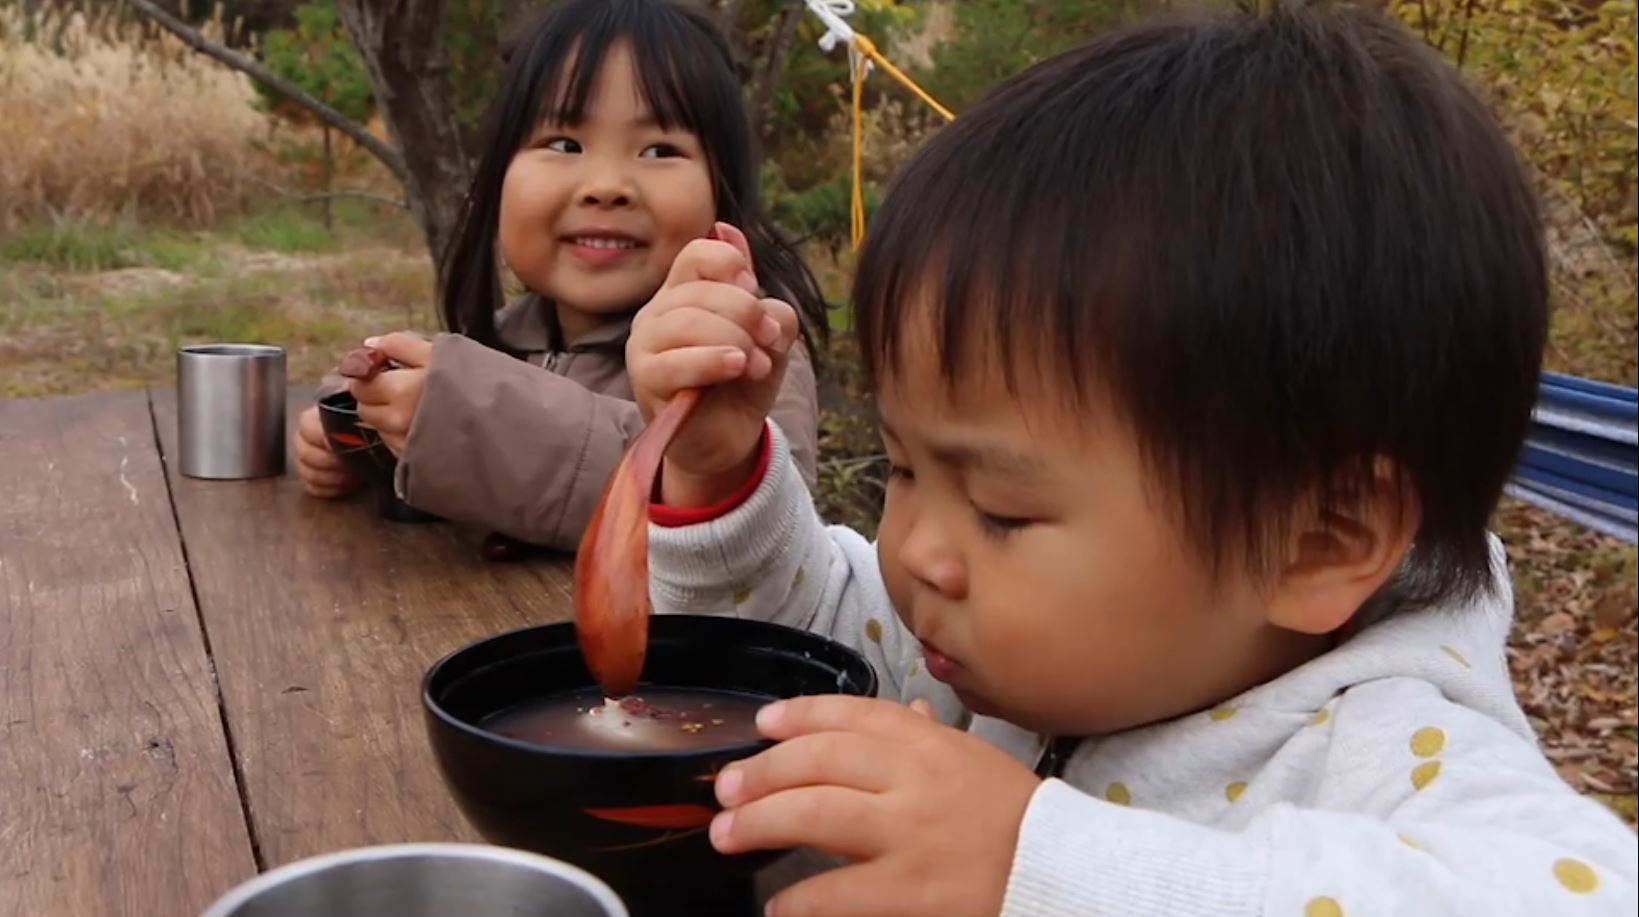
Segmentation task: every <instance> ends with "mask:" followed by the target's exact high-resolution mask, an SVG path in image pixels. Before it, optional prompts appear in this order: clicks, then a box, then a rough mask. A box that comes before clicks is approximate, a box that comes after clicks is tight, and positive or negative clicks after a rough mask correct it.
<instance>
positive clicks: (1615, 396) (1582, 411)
mask: <svg viewBox="0 0 1639 917" xmlns="http://www.w3.org/2000/svg"><path fill="white" fill-rule="evenodd" d="M1636 485H1639V393H1636V392H1635V390H1634V389H1631V388H1622V387H1621V386H1617V385H1608V384H1606V383H1603V382H1592V381H1589V380H1587V379H1579V378H1577V377H1575V376H1565V375H1560V374H1558V373H1544V374H1543V376H1542V385H1541V389H1540V393H1539V396H1538V398H1537V406H1536V409H1535V411H1533V412H1532V416H1531V430H1530V433H1529V434H1527V436H1526V439H1525V450H1524V452H1523V454H1522V455H1521V456H1520V461H1519V464H1518V465H1517V466H1516V467H1515V468H1514V475H1513V478H1512V479H1511V480H1510V481H1509V483H1508V493H1509V494H1511V495H1512V496H1515V497H1518V498H1519V499H1521V500H1524V501H1526V502H1528V503H1533V504H1535V505H1537V506H1540V507H1543V508H1544V509H1547V510H1550V511H1552V512H1555V513H1558V514H1559V515H1561V516H1564V517H1565V518H1567V519H1569V520H1571V521H1572V522H1576V523H1579V524H1581V525H1584V526H1586V527H1588V528H1590V529H1593V530H1595V531H1599V532H1604V533H1605V534H1607V535H1613V536H1615V537H1617V538H1621V539H1623V540H1625V541H1627V542H1628V543H1629V544H1634V543H1635V542H1636V541H1639V536H1636V534H1635V531H1636V529H1639V486H1636Z"/></svg>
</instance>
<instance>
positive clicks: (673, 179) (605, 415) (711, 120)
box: [295, 0, 825, 548]
mask: <svg viewBox="0 0 1639 917" xmlns="http://www.w3.org/2000/svg"><path fill="white" fill-rule="evenodd" d="M488 134H489V139H488V142H487V144H486V146H485V152H484V155H483V157H482V158H481V159H480V160H479V162H478V166H477V172H476V174H475V176H474V178H473V184H472V191H471V193H470V194H469V196H468V198H467V204H466V208H465V212H464V213H463V215H462V222H461V227H460V231H459V235H458V237H457V238H456V240H455V242H454V244H453V245H452V247H451V250H450V252H449V253H448V255H447V257H446V262H445V265H446V276H447V280H446V282H445V286H444V293H443V301H444V317H445V321H446V323H447V325H448V327H449V328H450V329H452V330H453V331H455V332H458V334H446V335H441V336H439V337H438V338H436V339H435V340H433V341H432V342H430V343H429V342H427V341H424V340H421V339H420V338H417V337H414V336H412V335H407V334H392V335H386V336H384V337H382V338H380V339H379V340H375V341H374V342H373V343H375V345H376V346H378V347H380V348H381V349H383V350H385V351H386V352H387V353H388V355H389V356H391V357H393V358H394V359H395V360H397V361H398V362H399V363H401V364H403V365H404V366H405V367H406V368H405V369H403V370H397V371H393V372H387V373H382V374H380V375H379V376H377V377H376V378H375V379H374V380H372V381H370V382H368V383H363V384H360V383H356V382H355V383H353V384H352V385H353V391H354V393H355V394H356V395H357V397H358V400H359V403H360V416H361V418H362V419H363V420H364V421H365V422H366V423H369V424H372V425H373V426H375V427H376V428H377V429H379V430H380V431H381V433H382V438H383V439H384V440H385V441H386V443H387V444H388V446H389V447H391V448H392V449H393V451H394V452H395V453H397V454H398V455H399V465H398V477H397V485H398V488H399V491H400V494H399V495H400V496H401V497H402V498H404V499H405V500H406V501H408V502H409V503H411V504H412V505H414V506H415V507H417V508H418V509H422V510H426V511H428V512H431V513H434V514H437V515H440V516H444V517H446V518H451V519H456V520H461V521H466V522H472V523H477V524H482V525H486V526H488V527H490V528H493V529H496V530H498V531H500V532H502V533H505V534H506V535H509V536H512V537H513V538H516V539H520V540H523V541H526V542H532V543H536V544H541V545H546V546H549V547H555V548H573V547H574V546H575V545H576V544H577V543H578V541H579V539H580V536H581V533H582V531H583V529H584V528H585V526H586V523H587V521H588V520H589V519H590V517H591V514H592V509H593V507H594V506H595V505H596V504H597V500H598V497H599V495H600V494H601V492H602V488H603V484H604V482H605V480H606V479H607V478H608V476H609V474H610V473H611V472H612V471H613V470H614V468H615V465H616V464H617V463H618V462H619V459H620V456H621V454H622V453H623V452H624V451H625V448H626V445H627V443H628V442H629V441H630V440H631V438H632V437H634V436H635V435H636V434H637V432H638V431H639V430H640V429H642V426H643V420H642V418H641V417H640V416H639V414H638V411H637V407H636V406H635V405H634V404H633V403H632V402H631V387H630V383H629V381H628V380H627V376H626V367H625V351H624V347H625V341H626V336H627V333H628V329H629V326H630V320H631V314H632V313H633V312H634V311H636V309H637V308H638V307H639V306H641V305H642V304H643V303H644V302H646V301H647V300H648V299H649V298H650V297H652V296H653V295H654V294H655V291H656V290H658V289H659V288H660V285H661V283H662V281H664V280H665V278H666V273H667V271H668V270H669V269H670V268H671V264H672V261H673V259H674V258H675V257H676V255H677V253H678V251H679V250H680V249H681V248H682V247H683V246H684V244H686V243H687V242H689V241H690V240H691V239H697V238H700V237H702V236H705V235H706V234H708V233H709V232H711V231H712V227H713V225H714V224H715V223H717V222H718V221H723V222H726V223H728V224H732V227H738V228H743V230H744V232H745V235H746V236H748V237H749V244H750V248H751V251H752V252H753V254H754V258H755V262H756V265H757V268H756V272H757V273H756V279H755V280H752V279H751V278H749V277H748V278H745V279H744V282H745V284H746V285H748V286H751V287H756V286H758V285H759V284H760V286H761V287H763V288H765V289H766V290H768V291H770V292H772V293H775V294H777V295H779V296H782V297H785V298H787V299H789V300H790V301H792V302H795V303H797V304H798V306H799V308H800V309H801V311H802V315H803V322H804V327H805V329H807V330H810V331H813V330H820V331H823V329H824V328H825V317H824V308H825V306H824V302H823V300H822V298H821V296H820V293H819V291H818V288H817V286H816V285H815V282H814V279H813V277H812V276H811V275H810V274H809V273H808V271H807V270H806V268H804V267H803V265H802V262H801V261H800V260H799V259H798V258H797V256H796V254H795V253H794V252H793V251H792V249H791V248H790V247H789V246H788V245H787V244H786V243H785V242H784V241H783V240H782V239H781V237H780V236H779V234H778V233H777V232H776V230H775V229H774V228H773V226H772V225H771V224H770V223H769V222H768V220H767V219H766V218H765V217H764V216H763V214H762V213H761V211H760V209H759V204H758V190H757V189H758V184H757V164H756V158H755V155H754V153H753V149H752V135H751V128H750V123H749V121H748V119H747V115H746V111H745V107H744V104H743V102H742V98H741V90H740V86H739V83H738V81H737V79H736V77H735V74H734V69H733V66H732V58H731V55H730V50H729V46H728V44H727V42H726V41H725V40H724V38H723V36H722V34H721V33H720V32H719V31H718V29H717V27H716V26H715V24H714V23H713V21H712V20H711V18H710V17H709V16H708V15H707V14H706V13H705V12H703V11H700V10H698V9H696V8H695V7H693V6H688V5H684V4H681V3H673V2H668V0H571V2H568V3H565V4H563V5H562V6H560V7H558V8H556V9H555V10H553V11H552V12H551V13H549V14H548V15H547V16H546V17H545V18H544V19H542V20H541V21H540V22H539V23H538V24H536V25H535V26H534V27H532V28H530V29H528V30H527V31H526V32H525V33H523V34H522V36H521V40H520V41H519V42H518V43H517V45H516V46H515V47H514V49H513V50H512V52H511V54H510V59H509V61H508V64H507V71H506V78H505V83H504V85H503V87H502V89H501V93H500V96H499V98H498V101H497V102H496V104H495V107H494V109H493V111H492V113H491V116H490V123H489V128H488ZM725 231H726V232H730V233H733V232H735V229H733V228H730V229H726V230H725ZM497 252H499V255H500V258H501V259H502V260H503V261H504V262H505V264H506V267H507V268H508V269H510V270H511V271H512V273H513V274H514V275H516V276H517V277H518V278H519V279H520V280H521V281H522V282H523V285H524V286H525V287H526V288H527V289H528V290H529V293H528V295H526V296H524V297H522V298H521V299H519V300H517V301H515V302H512V303H510V304H508V305H507V306H506V307H505V308H504V309H501V310H500V311H499V313H497V312H496V307H497V306H498V305H499V304H500V300H501V280H500V276H499V273H498V271H497V266H496V254H497ZM793 353H795V354H796V357H797V358H796V360H795V361H794V364H793V365H794V366H795V371H794V372H792V371H788V372H787V373H786V375H785V379H784V385H783V386H782V388H781V389H780V395H779V397H778V398H777V399H776V403H775V405H774V407H773V415H774V417H775V418H776V419H777V420H778V421H779V423H780V424H781V428H782V429H785V430H787V431H788V432H789V435H790V437H791V442H792V444H793V451H794V453H795V454H796V455H797V463H798V466H799V467H800V468H801V469H802V471H801V473H802V475H803V476H804V478H805V479H807V480H810V481H811V480H812V475H813V470H814V452H815V439H816V437H817V432H818V431H817V416H816V412H817V409H816V402H815V391H814V375H813V372H812V371H811V369H810V365H809V362H808V359H807V355H806V351H805V350H804V349H803V348H800V347H799V348H796V349H795V350H794V351H793ZM515 358H516V359H515ZM761 368H762V367H760V366H753V367H752V369H753V370H754V371H757V370H760V369H761ZM543 370H544V371H543ZM295 439H296V457H297V462H298V469H299V471H300V474H301V477H302V480H303V482H304V483H305V484H306V486H307V489H308V491H309V492H310V493H313V494H315V495H317V496H322V497H329V496H340V495H343V494H345V493H348V492H350V491H351V490H352V489H354V488H355V487H356V482H354V481H353V480H352V479H351V478H350V477H349V476H348V475H347V473H346V471H345V470H344V469H343V468H342V466H341V465H340V463H339V461H338V460H337V458H336V456H335V455H333V454H332V453H331V452H330V451H329V449H328V448H327V447H326V445H325V442H324V437H323V434H322V431H321V430H320V427H319V423H318V417H317V411H316V409H310V410H309V411H308V412H306V413H305V414H303V415H302V417H301V421H300V424H299V426H298V430H297V433H296V437H295Z"/></svg>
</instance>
